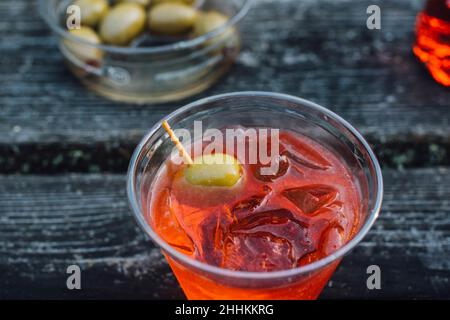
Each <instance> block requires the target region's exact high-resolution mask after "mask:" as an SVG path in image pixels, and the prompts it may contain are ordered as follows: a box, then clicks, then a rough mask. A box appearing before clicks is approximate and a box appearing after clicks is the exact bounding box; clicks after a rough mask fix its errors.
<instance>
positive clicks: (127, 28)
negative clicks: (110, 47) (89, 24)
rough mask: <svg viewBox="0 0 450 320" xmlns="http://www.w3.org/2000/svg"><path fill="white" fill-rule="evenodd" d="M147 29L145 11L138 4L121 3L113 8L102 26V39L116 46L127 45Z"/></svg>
mask: <svg viewBox="0 0 450 320" xmlns="http://www.w3.org/2000/svg"><path fill="white" fill-rule="evenodd" d="M144 27H145V10H144V8H143V7H142V6H141V5H139V4H136V3H127V2H124V3H119V4H118V5H117V6H115V7H114V8H112V9H111V10H110V11H109V12H108V14H107V15H106V16H105V17H104V18H103V20H102V22H101V24H100V37H101V38H102V39H103V41H104V42H106V43H109V44H114V45H119V46H123V45H127V44H128V43H130V42H131V41H132V40H133V39H134V38H136V37H137V36H138V35H139V34H140V33H141V32H142V30H143V29H144Z"/></svg>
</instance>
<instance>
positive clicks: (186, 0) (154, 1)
mask: <svg viewBox="0 0 450 320" xmlns="http://www.w3.org/2000/svg"><path fill="white" fill-rule="evenodd" d="M150 2H151V3H150V4H151V5H152V6H156V5H158V4H160V3H168V2H172V3H173V2H181V3H184V4H187V5H190V6H192V5H193V4H195V3H196V2H197V1H196V0H150Z"/></svg>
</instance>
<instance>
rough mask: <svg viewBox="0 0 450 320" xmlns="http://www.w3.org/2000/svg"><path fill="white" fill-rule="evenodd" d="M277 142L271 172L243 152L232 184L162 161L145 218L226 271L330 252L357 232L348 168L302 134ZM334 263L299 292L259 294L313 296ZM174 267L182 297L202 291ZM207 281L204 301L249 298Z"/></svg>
mask: <svg viewBox="0 0 450 320" xmlns="http://www.w3.org/2000/svg"><path fill="white" fill-rule="evenodd" d="M237 132H238V133H241V134H243V135H245V132H246V131H245V128H240V130H237ZM250 139H251V138H250ZM250 139H241V141H245V143H246V150H247V149H249V148H251V146H252V145H253V146H255V145H256V146H258V145H260V144H259V143H260V141H256V142H257V143H254V144H252V141H251V140H250ZM256 139H257V140H258V139H259V136H256ZM238 140H239V139H238ZM267 143H268V144H270V143H271V140H267ZM279 143H280V146H279V154H278V155H277V156H276V161H277V164H278V167H277V170H276V171H275V172H273V173H271V174H262V173H261V172H262V171H261V168H262V167H263V165H262V164H261V163H259V162H257V163H253V164H248V162H249V161H248V157H247V156H246V157H244V159H238V160H239V163H241V165H242V172H241V176H240V180H239V181H238V183H236V185H234V186H232V187H224V186H199V185H192V184H191V183H190V182H189V181H188V180H187V179H186V177H185V175H184V174H183V170H184V168H185V166H186V164H184V163H182V164H174V162H172V160H170V159H169V160H167V161H166V163H165V164H164V165H163V166H162V167H161V169H160V171H159V173H158V177H157V179H156V183H155V184H154V186H153V188H152V192H151V193H149V195H148V196H149V198H148V200H147V203H148V205H149V212H151V214H150V215H148V223H149V224H151V225H152V227H153V228H154V229H155V230H156V232H157V233H158V234H159V235H160V236H161V238H162V239H163V240H164V241H166V242H167V243H169V244H170V245H171V246H172V247H174V248H176V249H177V250H178V251H179V252H181V253H183V254H185V255H188V256H190V257H192V258H194V259H196V260H198V261H201V262H203V263H206V264H209V265H213V266H217V267H220V268H223V269H228V270H233V271H246V272H271V271H281V270H287V269H293V268H298V267H301V266H305V265H307V264H310V263H312V262H314V261H317V260H319V259H322V258H324V257H326V256H329V255H330V254H332V253H333V252H335V251H336V250H337V249H339V248H340V247H342V246H343V244H345V243H346V242H347V241H348V240H349V239H351V238H352V237H353V236H354V234H355V232H356V231H357V226H358V223H359V219H360V212H359V205H358V204H359V203H360V200H361V199H360V193H359V192H358V188H357V186H356V185H355V182H354V179H353V177H352V173H351V172H350V171H349V170H348V168H347V167H346V166H345V165H344V163H342V162H341V161H340V160H339V158H338V156H336V155H335V154H333V153H332V152H331V151H329V150H327V149H326V148H325V147H323V146H321V145H320V144H318V143H315V142H314V141H312V140H311V139H309V138H307V137H305V136H302V135H299V134H295V133H293V132H290V131H281V132H280V134H279ZM268 148H270V146H268ZM191 149H194V147H192V148H191ZM234 150H235V151H236V150H237V149H234ZM231 155H232V156H233V157H236V158H238V155H237V154H236V153H233V154H231ZM175 162H179V161H175ZM169 261H170V259H169ZM174 266H175V265H172V267H174ZM334 267H335V265H333V266H331V267H330V268H329V269H326V270H324V271H323V272H322V273H321V274H318V275H317V279H316V281H313V282H307V283H306V284H304V287H305V288H303V289H302V288H297V291H295V290H293V289H292V288H288V289H285V290H284V292H283V289H276V290H272V291H266V292H265V296H264V298H267V299H277V298H280V297H283V298H286V297H291V298H300V297H299V295H298V292H306V295H304V296H302V298H311V299H312V298H316V297H317V295H318V293H319V292H320V291H321V289H322V288H323V286H324V285H325V283H326V281H327V280H328V278H329V276H330V275H331V273H332V271H333V270H334ZM173 269H174V271H175V274H176V276H177V278H178V280H179V281H180V284H181V285H182V286H183V284H185V285H184V286H183V288H184V289H185V293H186V294H187V296H188V297H191V298H199V297H202V296H203V294H202V293H201V292H198V287H197V289H194V288H190V287H189V285H188V284H187V283H191V282H192V279H189V280H190V281H186V280H187V279H185V278H191V277H192V275H191V274H187V273H185V272H184V271H183V270H182V269H179V268H177V267H176V266H175V267H174V268H173ZM201 281H202V278H201V277H198V279H195V280H194V281H193V282H194V283H198V282H201ZM214 285H215V284H212V285H211V284H205V290H208V291H209V292H213V294H210V296H209V298H213V299H214V298H216V299H220V298H227V297H234V298H254V296H253V295H251V294H248V292H247V293H246V296H243V295H242V292H240V290H238V289H237V290H234V291H233V289H232V288H224V287H220V289H219V288H217V289H215V290H214V289H212V288H211V286H214ZM306 289H308V290H306ZM214 292H216V293H217V294H214ZM258 297H260V296H258Z"/></svg>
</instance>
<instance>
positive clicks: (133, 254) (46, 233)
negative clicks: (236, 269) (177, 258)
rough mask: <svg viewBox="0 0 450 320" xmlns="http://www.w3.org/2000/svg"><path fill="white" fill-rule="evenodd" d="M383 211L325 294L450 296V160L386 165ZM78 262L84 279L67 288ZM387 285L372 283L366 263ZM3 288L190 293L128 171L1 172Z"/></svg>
mask: <svg viewBox="0 0 450 320" xmlns="http://www.w3.org/2000/svg"><path fill="white" fill-rule="evenodd" d="M384 177H385V180H386V181H385V182H386V195H385V201H384V206H383V210H382V212H381V215H380V218H379V220H378V221H377V222H376V224H375V226H374V228H373V229H372V230H371V232H370V233H369V235H368V236H367V238H366V239H365V240H364V241H363V242H362V243H361V244H360V245H359V246H358V247H357V249H356V250H354V251H353V252H352V253H350V255H349V256H347V257H346V258H345V259H344V261H343V263H342V265H341V266H340V268H339V269H338V271H337V273H336V274H335V276H334V277H333V278H332V281H331V282H330V284H329V286H328V287H327V288H326V290H325V291H324V293H323V295H322V298H333V299H340V298H450V283H449V281H450V220H449V216H450V169H444V168H441V169H420V170H406V171H403V172H402V171H392V170H388V171H385V172H384ZM70 264H79V265H80V266H81V269H82V275H83V280H82V281H83V282H82V287H83V289H82V290H81V291H79V292H73V291H69V290H67V289H65V281H66V274H65V270H66V268H67V266H68V265H70ZM371 264H377V265H379V266H380V267H381V270H382V290H380V291H369V290H367V288H366V279H367V274H366V268H367V266H369V265H371ZM0 274H1V275H2V276H1V277H0V298H69V299H72V298H82V297H83V298H125V299H128V298H152V299H159V298H167V299H172V298H182V297H183V294H182V292H181V291H180V289H179V287H178V285H177V283H176V280H175V279H174V277H173V276H172V274H171V272H170V269H169V268H168V266H167V264H166V263H165V261H164V259H163V258H162V256H161V254H160V253H159V250H158V249H157V248H155V246H154V245H153V244H152V243H151V242H150V241H149V240H148V239H146V237H145V236H144V235H143V232H141V230H140V229H138V227H137V226H136V223H135V222H134V220H133V218H132V216H131V213H130V210H129V208H128V203H127V199H126V194H125V178H124V176H122V175H101V174H99V175H67V176H0Z"/></svg>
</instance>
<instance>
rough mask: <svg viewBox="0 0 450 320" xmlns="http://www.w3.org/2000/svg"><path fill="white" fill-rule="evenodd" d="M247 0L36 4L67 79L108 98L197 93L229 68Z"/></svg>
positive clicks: (144, 99)
mask: <svg viewBox="0 0 450 320" xmlns="http://www.w3.org/2000/svg"><path fill="white" fill-rule="evenodd" d="M251 3H252V0H226V1H224V0H39V10H40V13H41V15H42V17H43V18H44V20H45V21H46V22H47V24H48V25H49V27H50V28H51V29H52V31H54V33H55V34H56V35H57V37H58V47H59V49H60V51H61V53H62V55H63V56H64V58H65V61H66V62H67V65H68V67H69V69H70V70H71V71H72V73H73V74H74V75H75V76H76V77H77V78H79V79H80V80H81V82H82V83H83V84H85V85H86V86H87V87H88V88H90V89H92V90H94V91H95V92H97V93H99V94H101V95H103V96H106V97H107V98H110V99H113V100H118V101H123V102H132V103H141V104H144V103H148V104H151V103H161V102H168V101H175V100H179V99H182V98H186V97H188V96H191V95H194V94H197V93H199V92H201V91H203V90H205V89H207V88H208V87H210V86H211V85H212V84H213V83H215V82H216V81H217V80H218V79H219V78H220V77H221V76H222V75H224V74H225V73H226V71H227V70H228V69H229V68H230V67H231V65H232V64H233V62H234V60H235V59H236V57H237V56H238V54H239V51H240V48H241V37H240V34H239V30H238V28H239V23H240V22H241V20H242V18H244V17H245V15H246V14H247V12H248V11H249V9H250V6H251Z"/></svg>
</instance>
